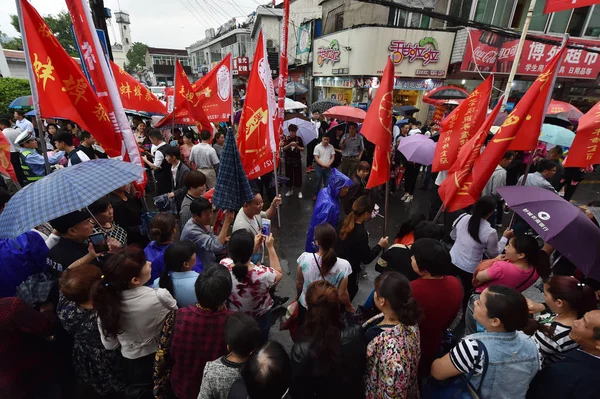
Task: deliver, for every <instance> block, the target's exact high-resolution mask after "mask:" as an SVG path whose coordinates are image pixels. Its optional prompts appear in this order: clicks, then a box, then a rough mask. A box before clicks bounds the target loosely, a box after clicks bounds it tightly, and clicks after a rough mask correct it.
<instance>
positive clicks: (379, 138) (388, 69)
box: [360, 57, 394, 188]
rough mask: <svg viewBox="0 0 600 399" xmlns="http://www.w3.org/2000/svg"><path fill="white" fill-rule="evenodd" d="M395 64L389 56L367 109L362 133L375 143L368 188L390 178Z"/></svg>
mask: <svg viewBox="0 0 600 399" xmlns="http://www.w3.org/2000/svg"><path fill="white" fill-rule="evenodd" d="M393 93H394V64H393V63H392V60H391V59H390V58H389V57H388V59H387V63H386V65H385V69H384V70H383V76H382V78H381V84H380V85H379V89H377V93H376V94H375V98H374V99H373V102H372V103H371V106H370V107H369V110H368V111H367V116H365V121H364V122H363V125H362V128H361V129H360V130H361V133H362V134H363V136H365V138H366V139H367V140H369V141H370V142H371V143H373V144H375V154H374V156H373V168H372V170H371V175H370V176H369V181H368V182H367V188H372V187H377V186H379V185H381V184H384V183H386V182H387V181H388V180H389V179H390V154H391V149H392V137H393V136H392V114H393V109H392V107H393V105H394V99H393V97H394V95H393Z"/></svg>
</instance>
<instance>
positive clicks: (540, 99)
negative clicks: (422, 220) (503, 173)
mask: <svg viewBox="0 0 600 399" xmlns="http://www.w3.org/2000/svg"><path fill="white" fill-rule="evenodd" d="M565 49H566V47H563V48H561V49H560V50H559V51H558V53H556V55H555V56H554V58H552V60H551V61H550V62H549V63H548V64H547V65H546V68H544V72H542V73H541V74H540V75H539V76H538V77H537V79H536V80H535V81H534V82H533V84H532V85H531V87H529V89H528V90H527V92H525V94H524V95H523V97H521V100H520V101H519V103H518V104H517V105H516V106H515V108H514V109H513V111H512V112H511V113H510V115H509V116H508V118H506V120H505V121H504V123H503V124H502V126H501V127H500V129H499V130H498V131H497V132H496V134H495V135H494V138H493V139H492V140H491V141H490V142H489V144H488V145H487V147H486V148H485V150H484V151H483V152H482V153H481V156H479V157H478V158H477V159H476V160H475V162H474V163H473V170H472V171H471V177H470V178H469V181H470V182H472V183H470V185H469V183H466V184H463V187H461V188H460V189H461V191H467V192H468V194H469V195H470V196H471V198H473V199H474V200H475V201H477V199H478V198H479V196H480V195H481V192H482V191H483V188H484V187H485V185H486V184H487V182H488V180H489V179H490V177H491V176H492V173H493V172H494V169H496V166H497V165H498V163H499V162H500V161H501V160H502V157H503V156H504V153H506V151H508V150H509V149H512V143H513V141H515V140H516V139H519V140H521V142H524V143H528V142H537V139H538V137H539V134H540V131H539V129H538V130H532V129H530V126H533V125H534V124H537V123H538V121H539V123H540V126H541V121H542V120H543V119H544V109H542V110H541V111H539V106H538V104H537V103H543V104H547V103H548V101H546V100H547V98H548V96H549V95H550V94H551V93H552V89H553V82H554V77H555V76H556V74H557V73H558V70H559V69H560V60H561V58H562V57H563V55H564V53H565ZM532 110H535V111H536V112H537V111H539V113H532Z"/></svg>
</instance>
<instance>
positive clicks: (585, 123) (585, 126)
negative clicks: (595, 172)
mask: <svg viewBox="0 0 600 399" xmlns="http://www.w3.org/2000/svg"><path fill="white" fill-rule="evenodd" d="M598 147H600V102H598V103H597V104H596V105H594V106H593V107H592V109H590V110H589V111H588V113H587V114H585V115H583V116H582V117H581V119H579V126H578V127H577V134H576V135H575V140H574V141H573V144H572V145H571V148H570V149H569V155H568V156H567V159H565V166H566V167H579V168H585V167H587V166H589V165H595V164H599V163H600V151H599V148H598Z"/></svg>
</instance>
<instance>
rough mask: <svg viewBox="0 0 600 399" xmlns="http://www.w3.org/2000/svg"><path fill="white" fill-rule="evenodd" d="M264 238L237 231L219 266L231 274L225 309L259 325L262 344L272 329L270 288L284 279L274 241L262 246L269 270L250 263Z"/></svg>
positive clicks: (268, 238) (269, 238) (267, 240)
mask: <svg viewBox="0 0 600 399" xmlns="http://www.w3.org/2000/svg"><path fill="white" fill-rule="evenodd" d="M262 241H263V236H262V235H261V234H257V235H256V236H252V233H250V232H248V231H247V230H245V229H242V230H237V231H236V232H234V233H233V234H232V235H231V238H230V239H229V243H228V244H227V256H228V257H227V258H225V259H223V260H222V261H221V265H223V266H225V267H227V269H229V271H230V273H231V281H232V282H233V288H232V290H231V296H230V297H229V299H228V300H227V307H228V308H229V310H231V311H234V312H244V313H247V314H249V315H251V316H253V317H254V318H255V319H256V321H257V322H258V326H259V327H260V331H261V334H262V340H263V342H266V341H267V340H268V339H269V329H270V328H271V307H272V306H273V298H272V296H271V294H270V291H271V288H273V287H274V286H275V284H277V283H278V282H279V280H281V278H282V277H283V269H282V268H281V265H280V263H279V257H278V256H277V252H276V251H275V246H274V245H275V239H274V238H273V235H272V234H271V235H269V236H268V237H267V238H266V240H265V246H266V248H267V251H268V253H269V263H270V265H271V266H270V267H269V266H264V265H261V264H258V265H255V264H254V263H252V262H251V261H250V258H251V257H252V254H253V253H254V252H255V250H256V249H257V248H259V247H260V246H261V245H262Z"/></svg>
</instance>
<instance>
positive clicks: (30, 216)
mask: <svg viewBox="0 0 600 399" xmlns="http://www.w3.org/2000/svg"><path fill="white" fill-rule="evenodd" d="M143 173H144V169H143V168H142V167H141V166H139V165H135V164H132V163H129V162H123V161H119V160H116V159H94V160H92V161H88V162H83V163H80V164H77V165H75V166H69V167H68V168H65V169H60V170H57V171H56V172H53V173H51V174H50V175H48V176H46V177H44V178H43V179H41V180H38V181H36V182H34V183H31V184H29V185H27V186H25V188H23V189H22V190H20V191H19V192H17V193H16V194H15V195H13V197H12V198H11V199H10V201H8V203H7V204H6V207H5V208H4V211H3V212H2V214H0V238H14V237H17V236H19V235H20V234H22V233H24V232H26V231H28V230H31V229H32V228H34V227H35V226H38V225H40V224H42V223H44V222H47V221H49V220H52V219H55V218H57V217H59V216H62V215H66V214H67V213H69V212H73V211H76V210H79V209H81V208H85V207H86V206H88V205H90V204H91V203H92V202H94V201H96V200H98V199H99V198H101V197H104V196H105V195H107V194H109V193H110V192H112V191H114V190H116V189H117V188H119V187H121V186H124V185H126V184H128V183H131V182H132V181H135V180H138V179H139V178H140V177H141V176H143Z"/></svg>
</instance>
